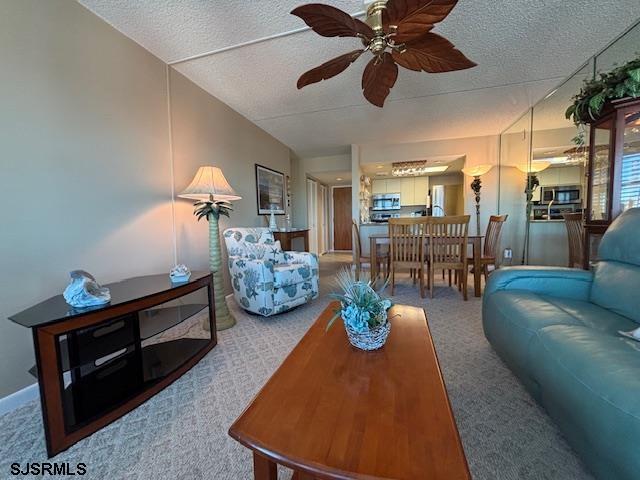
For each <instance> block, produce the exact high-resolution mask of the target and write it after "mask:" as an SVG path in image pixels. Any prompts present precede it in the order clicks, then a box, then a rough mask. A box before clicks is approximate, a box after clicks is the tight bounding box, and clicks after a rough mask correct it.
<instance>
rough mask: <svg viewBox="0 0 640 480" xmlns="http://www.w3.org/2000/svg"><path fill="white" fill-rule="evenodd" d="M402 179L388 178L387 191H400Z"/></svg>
mask: <svg viewBox="0 0 640 480" xmlns="http://www.w3.org/2000/svg"><path fill="white" fill-rule="evenodd" d="M401 185H402V179H400V178H389V179H388V180H387V193H400V189H401Z"/></svg>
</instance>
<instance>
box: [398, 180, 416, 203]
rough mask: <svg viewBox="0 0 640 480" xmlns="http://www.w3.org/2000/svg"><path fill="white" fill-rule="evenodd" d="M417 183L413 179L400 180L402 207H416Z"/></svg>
mask: <svg viewBox="0 0 640 480" xmlns="http://www.w3.org/2000/svg"><path fill="white" fill-rule="evenodd" d="M414 198H415V182H414V180H413V178H403V179H401V180H400V205H402V206H403V207H404V206H407V205H415V202H414Z"/></svg>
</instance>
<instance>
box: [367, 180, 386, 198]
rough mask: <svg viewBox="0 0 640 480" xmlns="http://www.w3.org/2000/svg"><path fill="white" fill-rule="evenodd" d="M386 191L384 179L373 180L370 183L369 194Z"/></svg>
mask: <svg viewBox="0 0 640 480" xmlns="http://www.w3.org/2000/svg"><path fill="white" fill-rule="evenodd" d="M376 193H387V181H386V180H374V181H373V182H372V183H371V194H372V195H374V194H376Z"/></svg>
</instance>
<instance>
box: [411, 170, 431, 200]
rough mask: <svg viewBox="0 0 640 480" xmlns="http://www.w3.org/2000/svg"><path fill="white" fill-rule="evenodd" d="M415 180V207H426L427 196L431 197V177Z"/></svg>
mask: <svg viewBox="0 0 640 480" xmlns="http://www.w3.org/2000/svg"><path fill="white" fill-rule="evenodd" d="M414 180H415V183H414V194H413V201H414V205H426V204H427V195H429V177H416V178H414Z"/></svg>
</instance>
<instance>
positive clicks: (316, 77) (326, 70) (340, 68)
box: [298, 50, 364, 90]
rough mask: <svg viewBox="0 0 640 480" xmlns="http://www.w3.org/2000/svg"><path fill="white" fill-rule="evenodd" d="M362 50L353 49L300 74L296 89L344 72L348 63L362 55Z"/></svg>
mask: <svg viewBox="0 0 640 480" xmlns="http://www.w3.org/2000/svg"><path fill="white" fill-rule="evenodd" d="M363 52H364V50H354V51H353V52H349V53H346V54H344V55H340V56H339V57H337V58H334V59H333V60H329V61H328V62H326V63H323V64H322V65H320V66H319V67H316V68H314V69H313V70H309V71H308V72H306V73H304V74H302V76H301V77H300V79H299V80H298V90H299V89H301V88H304V87H306V86H307V85H311V84H312V83H317V82H321V81H322V80H328V79H330V78H332V77H335V76H336V75H338V74H340V73H342V72H344V71H345V70H346V69H347V68H348V67H349V65H351V64H352V63H353V62H355V61H356V60H357V59H358V58H359V57H360V55H362V53H363Z"/></svg>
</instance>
